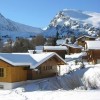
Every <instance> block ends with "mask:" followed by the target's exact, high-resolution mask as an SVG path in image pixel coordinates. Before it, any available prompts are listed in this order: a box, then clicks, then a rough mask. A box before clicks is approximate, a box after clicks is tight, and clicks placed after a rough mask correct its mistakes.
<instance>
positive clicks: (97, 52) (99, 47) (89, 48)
mask: <svg viewBox="0 0 100 100" xmlns="http://www.w3.org/2000/svg"><path fill="white" fill-rule="evenodd" d="M85 50H86V52H87V61H89V62H91V63H92V64H97V63H100V41H86V45H85Z"/></svg>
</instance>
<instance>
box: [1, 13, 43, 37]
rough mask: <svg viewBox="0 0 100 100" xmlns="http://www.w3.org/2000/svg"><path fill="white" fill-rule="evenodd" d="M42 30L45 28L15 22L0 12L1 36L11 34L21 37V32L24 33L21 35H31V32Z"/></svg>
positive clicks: (33, 33)
mask: <svg viewBox="0 0 100 100" xmlns="http://www.w3.org/2000/svg"><path fill="white" fill-rule="evenodd" d="M42 32H43V30H42V29H40V28H35V27H32V26H28V25H24V24H20V23H17V22H14V21H12V20H10V19H7V18H5V17H4V16H3V15H2V14H0V35H1V36H8V35H9V34H10V36H11V37H12V36H13V37H14V36H15V37H16V36H18V37H19V36H20V35H21V34H23V35H21V36H23V37H26V36H27V35H29V33H31V34H30V35H35V34H38V33H42ZM10 36H9V37H10Z"/></svg>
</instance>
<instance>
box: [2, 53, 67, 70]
mask: <svg viewBox="0 0 100 100" xmlns="http://www.w3.org/2000/svg"><path fill="white" fill-rule="evenodd" d="M53 56H56V57H58V58H59V59H60V60H62V61H63V62H64V63H66V62H65V60H63V59H62V58H61V57H60V56H59V55H58V54H56V53H54V52H46V53H45V52H44V53H40V54H32V53H0V59H1V60H3V61H5V62H8V63H9V64H11V65H13V66H30V68H33V69H34V68H36V67H38V66H39V65H40V64H42V63H43V62H45V61H46V60H48V59H49V58H51V57H53Z"/></svg>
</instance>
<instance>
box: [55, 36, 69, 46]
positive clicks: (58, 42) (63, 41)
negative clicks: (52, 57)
mask: <svg viewBox="0 0 100 100" xmlns="http://www.w3.org/2000/svg"><path fill="white" fill-rule="evenodd" d="M66 40H68V41H70V38H66V39H58V40H57V41H56V44H57V45H63V44H66Z"/></svg>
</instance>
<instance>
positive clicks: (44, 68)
mask: <svg viewBox="0 0 100 100" xmlns="http://www.w3.org/2000/svg"><path fill="white" fill-rule="evenodd" d="M57 63H58V62H57V60H56V59H55V58H51V59H49V60H47V61H46V62H44V63H43V64H42V65H41V66H39V67H38V71H32V78H33V79H40V78H46V77H52V76H55V75H57V74H58V72H57ZM50 66H51V67H52V69H50Z"/></svg>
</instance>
